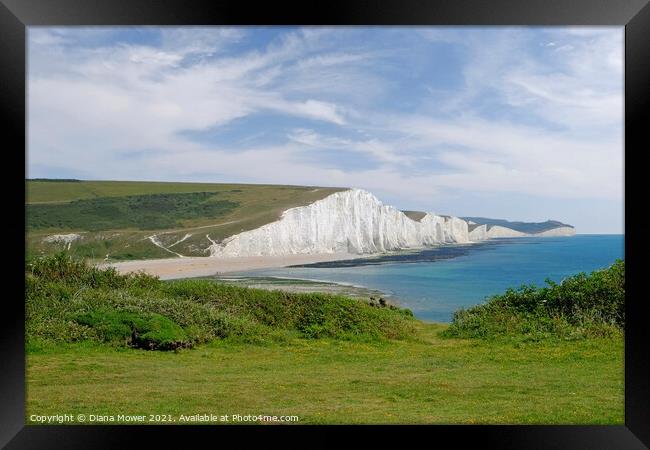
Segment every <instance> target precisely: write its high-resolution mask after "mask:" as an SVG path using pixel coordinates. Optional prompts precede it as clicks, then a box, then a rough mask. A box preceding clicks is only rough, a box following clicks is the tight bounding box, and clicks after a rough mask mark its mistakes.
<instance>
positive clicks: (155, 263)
mask: <svg viewBox="0 0 650 450" xmlns="http://www.w3.org/2000/svg"><path fill="white" fill-rule="evenodd" d="M363 257H368V255H355V254H352V253H318V254H310V255H300V254H297V255H286V256H237V257H228V258H219V257H213V256H203V257H201V256H197V257H184V258H164V259H141V260H132V261H122V262H109V263H100V264H97V266H98V267H114V268H115V269H116V270H117V271H118V272H119V273H121V274H125V273H130V272H140V271H144V272H146V273H148V274H150V275H155V276H158V277H160V279H161V280H173V279H178V278H196V277H206V276H214V275H222V274H227V273H234V272H246V271H249V270H255V269H272V268H281V267H288V266H294V265H301V264H314V263H323V262H333V261H346V260H350V259H359V258H363Z"/></svg>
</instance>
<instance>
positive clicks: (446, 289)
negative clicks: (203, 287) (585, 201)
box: [241, 235, 624, 322]
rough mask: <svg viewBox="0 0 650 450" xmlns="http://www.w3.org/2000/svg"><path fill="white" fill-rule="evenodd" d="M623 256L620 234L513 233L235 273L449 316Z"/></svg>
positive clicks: (427, 316) (425, 315) (430, 316)
mask: <svg viewBox="0 0 650 450" xmlns="http://www.w3.org/2000/svg"><path fill="white" fill-rule="evenodd" d="M617 258H624V236H623V235H576V236H572V237H548V238H516V239H498V240H490V241H485V242H483V243H480V244H475V245H454V246H445V247H439V248H437V249H428V250H424V251H417V252H402V253H397V254H393V255H388V256H385V257H380V258H368V259H362V260H355V261H345V262H341V263H327V264H316V265H311V266H302V267H290V268H283V269H264V270H255V271H248V272H245V273H244V272H242V273H241V274H242V275H243V274H245V275H247V276H264V277H288V278H300V279H309V280H318V281H330V282H337V283H347V284H353V285H357V286H363V287H367V288H371V289H377V290H380V291H382V292H384V293H385V294H386V295H387V296H388V297H390V298H392V299H393V300H396V301H397V302H398V303H399V304H400V305H402V306H404V307H407V308H410V309H411V310H412V311H413V313H414V314H415V316H416V317H418V318H420V319H422V320H430V321H436V322H450V321H451V318H452V315H453V312H454V311H455V310H457V309H458V308H460V307H468V306H473V305H476V304H479V303H482V302H483V301H484V300H485V298H486V297H488V296H490V295H494V294H499V293H501V292H503V291H504V290H505V289H506V288H508V287H518V286H520V285H522V284H529V283H534V284H536V285H538V286H542V285H543V284H544V280H545V279H546V278H550V279H551V280H553V281H555V282H560V281H562V279H563V278H565V277H567V276H570V275H574V274H577V273H580V272H591V271H593V270H596V269H600V268H605V267H607V266H609V265H610V264H612V263H613V262H614V261H615V260H616V259H617Z"/></svg>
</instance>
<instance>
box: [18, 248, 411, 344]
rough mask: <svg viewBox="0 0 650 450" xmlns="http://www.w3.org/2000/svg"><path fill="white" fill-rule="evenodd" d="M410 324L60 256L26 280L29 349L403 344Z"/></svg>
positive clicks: (384, 311)
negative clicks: (289, 341) (298, 341)
mask: <svg viewBox="0 0 650 450" xmlns="http://www.w3.org/2000/svg"><path fill="white" fill-rule="evenodd" d="M413 322H414V320H413V317H412V313H411V312H410V311H408V310H402V309H398V308H396V307H393V306H389V305H387V306H385V307H376V306H373V305H372V304H370V303H369V302H364V301H358V300H354V299H351V298H347V297H342V296H336V295H327V294H290V293H285V292H281V291H272V292H269V291H265V290H261V289H247V288H242V287H238V286H232V285H224V284H220V283H217V282H214V281H210V280H180V281H174V282H163V281H160V280H158V279H157V278H154V277H151V276H148V275H145V274H129V275H119V274H118V273H117V272H116V271H115V269H113V268H109V269H97V268H95V267H90V266H87V265H85V264H84V263H83V262H81V261H75V260H73V259H71V258H70V257H69V256H67V255H65V254H57V255H54V256H50V257H43V258H38V259H36V260H34V261H32V262H30V263H29V264H28V266H27V273H26V335H27V336H26V338H27V341H28V342H30V343H38V342H46V343H47V342H49V343H56V342H76V341H94V342H105V343H109V344H112V345H117V346H130V345H131V346H138V347H142V346H149V345H150V346H151V348H155V349H163V350H166V349H173V348H177V347H188V346H192V345H195V344H199V343H205V342H210V341H213V340H214V339H220V338H227V337H231V338H237V339H239V340H242V341H274V340H284V339H286V338H287V337H288V336H293V335H298V336H303V337H309V338H320V337H332V338H341V339H352V340H373V339H386V338H407V337H408V336H409V335H410V334H411V330H412V327H413ZM143 340H144V341H146V342H145V343H146V345H145V343H143V342H142V341H143Z"/></svg>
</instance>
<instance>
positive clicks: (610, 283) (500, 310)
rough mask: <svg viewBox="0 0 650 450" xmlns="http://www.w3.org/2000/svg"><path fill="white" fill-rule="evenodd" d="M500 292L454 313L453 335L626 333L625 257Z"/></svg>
mask: <svg viewBox="0 0 650 450" xmlns="http://www.w3.org/2000/svg"><path fill="white" fill-rule="evenodd" d="M546 284H547V285H546V286H545V287H541V288H538V287H536V286H534V285H524V286H521V287H520V288H519V289H508V290H507V291H506V292H505V293H504V294H502V295H495V296H493V297H492V298H490V299H489V300H488V301H487V302H485V303H484V304H481V305H478V306H474V307H472V308H469V309H461V310H459V311H457V312H456V313H455V314H454V319H453V322H452V324H451V326H450V328H449V329H448V330H447V331H446V332H445V334H446V335H448V336H453V337H470V338H483V339H485V338H494V337H503V336H514V337H517V338H521V337H523V338H526V339H530V340H540V339H547V338H563V339H582V338H588V337H611V336H622V333H623V329H624V327H625V262H624V261H622V260H617V261H616V262H615V263H614V264H612V266H611V267H609V268H607V269H603V270H597V271H594V272H592V273H591V274H589V275H588V274H585V273H580V274H578V275H575V276H572V277H569V278H566V279H565V280H563V281H562V282H561V283H559V284H558V283H554V282H553V281H551V280H546Z"/></svg>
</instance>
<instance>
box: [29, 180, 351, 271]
mask: <svg viewBox="0 0 650 450" xmlns="http://www.w3.org/2000/svg"><path fill="white" fill-rule="evenodd" d="M341 190H344V188H320V187H314V186H280V185H255V184H217V183H163V182H135V181H82V180H47V179H38V180H27V182H26V195H27V205H26V212H27V224H26V231H27V253H28V255H30V256H37V255H44V254H51V253H54V252H57V251H60V250H62V249H64V250H67V251H69V252H70V253H71V254H72V255H74V256H79V257H85V258H90V259H91V260H104V259H108V260H125V259H143V258H169V257H175V256H178V255H183V256H206V253H205V249H206V248H207V247H208V246H209V245H210V244H211V240H212V241H216V242H218V241H220V240H222V239H224V238H226V237H228V236H231V235H233V234H237V233H240V232H242V231H247V230H252V229H255V228H257V227H260V226H262V225H264V224H266V223H269V222H273V221H275V220H277V219H278V218H279V217H280V215H281V214H282V212H283V211H284V210H286V209H289V208H292V207H296V206H304V205H308V204H310V203H313V202H314V201H317V200H320V199H322V198H324V197H326V196H328V195H330V194H333V193H334V192H338V191H341ZM57 235H62V236H57ZM156 243H158V244H159V245H156ZM161 246H162V247H164V248H162V247H161Z"/></svg>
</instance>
